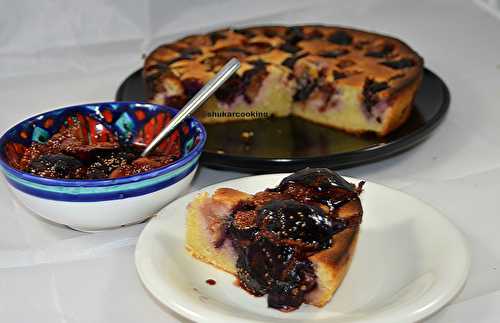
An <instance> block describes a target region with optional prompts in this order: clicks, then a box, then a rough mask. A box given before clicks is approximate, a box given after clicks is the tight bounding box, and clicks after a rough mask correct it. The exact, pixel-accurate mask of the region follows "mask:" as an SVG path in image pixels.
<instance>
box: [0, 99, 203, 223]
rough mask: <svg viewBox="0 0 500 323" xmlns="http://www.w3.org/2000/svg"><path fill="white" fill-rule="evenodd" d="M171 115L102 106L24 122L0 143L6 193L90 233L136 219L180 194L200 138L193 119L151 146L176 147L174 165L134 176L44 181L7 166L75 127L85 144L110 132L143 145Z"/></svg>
mask: <svg viewBox="0 0 500 323" xmlns="http://www.w3.org/2000/svg"><path fill="white" fill-rule="evenodd" d="M176 112H177V110H175V109H172V108H167V107H163V106H159V105H154V104H144V103H136V102H108V103H94V104H84V105H78V106H71V107H65V108H61V109H57V110H53V111H49V112H45V113H42V114H39V115H37V116H34V117H31V118H29V119H27V120H25V121H22V122H20V123H19V124H17V125H15V126H14V127H12V128H11V129H9V130H8V131H7V132H6V133H5V134H4V135H3V136H2V137H1V138H0V168H1V171H2V173H3V174H4V176H5V177H6V179H7V182H8V183H9V184H10V186H11V188H12V191H13V192H14V194H15V195H16V196H17V197H18V198H19V200H20V201H21V202H22V203H23V204H24V205H25V206H27V207H28V208H29V209H31V210H32V211H34V212H35V213H37V214H39V215H40V216H42V217H44V218H47V219H49V220H51V221H54V222H57V223H61V224H65V225H68V226H71V227H73V228H76V229H79V230H82V231H96V230H101V229H106V228H114V227H118V226H122V225H126V224H131V223H136V222H140V221H143V220H144V219H146V218H148V217H150V216H151V215H153V214H154V212H155V211H157V210H159V209H160V208H161V207H162V206H163V205H165V204H167V203H168V202H170V201H171V200H173V199H174V198H176V197H177V196H179V195H180V194H181V193H182V192H183V191H185V190H186V189H187V188H188V187H189V184H190V183H191V180H192V178H193V176H194V174H195V171H196V168H197V166H198V159H199V157H200V155H201V152H202V150H203V146H204V144H205V141H206V132H205V129H204V128H203V126H202V125H201V123H200V122H199V121H197V120H196V119H194V118H189V119H187V120H186V121H185V122H184V123H183V124H182V125H181V126H179V128H178V129H177V130H176V131H175V132H174V133H173V134H172V135H171V136H170V137H169V138H167V139H165V140H164V141H163V142H161V143H160V145H159V146H158V149H162V150H164V151H171V150H172V148H173V147H174V146H175V145H177V147H178V148H179V149H180V158H179V159H178V160H177V161H175V162H174V163H172V164H170V165H167V166H164V167H161V168H158V169H155V170H152V171H149V172H145V173H141V174H138V175H134V176H128V177H122V178H116V179H102V180H101V179H100V180H77V179H50V178H42V177H39V176H35V175H32V174H29V173H26V172H22V171H19V170H17V169H15V168H14V167H12V165H13V164H15V162H16V161H18V160H19V159H20V158H21V156H22V154H23V151H24V149H26V148H27V147H29V146H30V145H31V143H32V142H39V143H44V142H46V141H47V140H48V139H49V138H50V137H51V136H52V135H53V134H55V133H56V132H58V131H59V130H60V129H61V128H62V127H67V126H68V125H71V124H72V123H74V122H79V124H80V126H81V129H82V133H83V134H84V135H85V137H87V138H88V140H89V143H91V142H96V141H97V142H98V141H107V140H108V138H109V136H110V135H111V134H114V135H116V136H118V137H119V138H120V139H121V140H122V141H124V142H134V143H139V144H148V143H149V142H151V140H152V139H153V138H154V136H155V135H156V134H158V133H159V132H160V131H161V129H163V127H164V126H165V125H166V124H167V123H168V122H169V121H170V119H171V118H172V117H173V116H174V115H175V113H176Z"/></svg>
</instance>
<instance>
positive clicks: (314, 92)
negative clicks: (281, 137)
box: [143, 25, 423, 136]
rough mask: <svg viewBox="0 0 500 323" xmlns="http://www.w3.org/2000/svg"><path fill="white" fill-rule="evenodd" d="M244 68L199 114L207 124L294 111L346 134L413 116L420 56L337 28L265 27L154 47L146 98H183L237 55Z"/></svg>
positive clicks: (386, 127) (174, 101)
mask: <svg viewBox="0 0 500 323" xmlns="http://www.w3.org/2000/svg"><path fill="white" fill-rule="evenodd" d="M232 57H236V58H238V59H239V60H240V61H241V63H242V64H241V68H240V69H239V71H238V72H237V74H236V75H234V76H233V77H232V78H230V79H229V80H228V81H227V82H226V83H225V84H224V85H223V87H222V88H220V89H219V90H218V91H217V92H216V93H215V95H214V96H212V97H211V98H210V99H209V100H208V101H207V102H206V103H205V104H204V106H203V107H202V108H200V109H199V110H198V111H197V113H196V114H195V116H196V117H197V118H198V119H200V120H201V121H202V122H203V123H222V122H228V121H235V120H245V119H256V118H267V117H271V116H275V117H283V116H289V115H295V116H298V117H301V118H304V119H307V120H310V121H312V122H315V123H319V124H322V125H325V126H329V127H334V128H337V129H341V130H344V131H346V132H349V133H354V134H362V133H367V132H369V133H375V134H377V135H379V136H384V135H387V134H388V133H389V132H391V131H392V130H394V129H396V128H398V127H399V126H400V125H402V124H403V123H404V122H405V121H406V120H407V118H408V117H409V115H410V112H411V109H412V104H413V100H414V98H415V95H416V92H417V90H418V88H419V86H420V83H421V80H422V75H423V59H422V58H421V57H420V56H419V55H418V54H417V53H416V52H415V51H414V50H412V49H411V48H410V47H409V46H408V45H406V44H405V43H403V42H402V41H400V40H398V39H396V38H392V37H389V36H385V35H380V34H376V33H372V32H366V31H361V30H355V29H349V28H343V27H334V26H319V25H306V26H259V27H249V28H243V29H225V30H219V31H215V32H211V33H207V34H204V35H193V36H189V37H185V38H183V39H180V40H178V41H175V42H172V43H168V44H164V45H161V46H159V47H158V48H156V49H155V50H154V51H153V52H151V54H149V56H148V57H147V58H146V60H145V63H144V69H143V77H144V79H145V83H146V87H147V91H148V95H149V99H150V101H151V102H153V103H157V104H162V105H168V106H172V107H175V108H180V107H181V106H183V105H184V104H185V103H186V102H187V100H188V99H189V98H190V97H191V96H193V95H194V93H196V92H197V91H198V90H199V89H200V88H201V87H202V86H203V85H204V84H205V83H206V82H207V81H208V80H209V79H210V78H211V77H212V76H214V74H215V73H216V72H217V71H218V70H219V69H220V68H221V67H222V66H223V65H224V63H226V62H227V61H228V60H229V59H230V58H232Z"/></svg>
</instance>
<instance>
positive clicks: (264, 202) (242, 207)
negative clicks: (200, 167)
mask: <svg viewBox="0 0 500 323" xmlns="http://www.w3.org/2000/svg"><path fill="white" fill-rule="evenodd" d="M362 186H363V182H360V183H358V184H357V185H354V184H351V183H348V182H347V181H345V180H344V179H343V178H342V177H340V176H339V175H338V174H336V173H335V172H333V171H331V170H329V169H326V168H317V169H310V168H306V169H304V170H301V171H299V172H297V173H294V174H292V175H290V176H288V177H286V178H284V179H283V180H282V181H281V183H280V184H279V185H278V186H277V187H275V188H269V189H266V190H264V191H262V192H258V193H256V194H254V195H251V194H247V193H244V192H241V191H238V190H235V189H230V188H221V189H218V190H216V191H215V192H214V194H213V195H212V196H209V195H208V194H207V193H202V194H200V195H199V196H197V197H196V198H195V199H194V200H193V201H192V202H191V203H190V204H189V205H188V210H187V211H188V214H187V221H186V223H187V228H186V249H187V250H188V252H189V253H190V254H191V255H192V256H193V257H195V258H197V259H199V260H201V261H203V262H206V263H208V264H211V265H213V266H215V267H217V268H219V269H222V270H224V271H226V272H228V273H230V274H233V275H235V276H236V278H237V282H238V284H239V286H240V287H242V288H243V289H245V290H246V291H248V292H249V293H250V294H252V295H255V296H263V295H266V294H267V295H268V297H267V302H268V306H269V307H271V308H275V309H278V310H281V311H285V312H287V311H292V310H295V309H297V308H299V307H300V305H301V304H302V303H307V304H311V305H314V306H317V307H322V306H324V305H325V304H327V303H328V302H329V301H330V299H331V298H332V296H333V294H334V293H335V291H336V290H337V288H338V287H339V285H340V283H341V282H342V280H343V278H344V276H345V274H346V272H347V270H348V268H349V265H350V262H351V259H352V256H353V253H354V250H355V246H356V242H357V239H358V234H359V227H360V223H361V220H362V216H363V209H362V206H361V202H360V199H359V194H360V193H361V191H362Z"/></svg>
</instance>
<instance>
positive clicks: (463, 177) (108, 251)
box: [0, 0, 500, 323]
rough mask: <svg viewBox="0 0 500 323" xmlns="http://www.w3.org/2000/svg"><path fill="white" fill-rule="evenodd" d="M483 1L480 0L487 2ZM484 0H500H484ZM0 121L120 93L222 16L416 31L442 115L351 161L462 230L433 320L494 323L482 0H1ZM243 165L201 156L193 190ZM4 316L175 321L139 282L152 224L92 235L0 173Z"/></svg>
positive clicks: (492, 146)
mask: <svg viewBox="0 0 500 323" xmlns="http://www.w3.org/2000/svg"><path fill="white" fill-rule="evenodd" d="M480 1H482V0H478V2H480ZM484 3H492V4H493V3H494V1H487V0H484ZM0 7H1V8H2V9H1V10H0V17H1V19H0V26H1V28H0V89H1V90H0V104H2V108H1V111H2V112H1V118H0V130H2V131H4V130H6V129H7V128H8V127H10V126H11V125H13V124H15V123H16V122H18V121H20V120H22V119H24V118H25V117H28V116H30V115H32V114H35V113H39V112H41V111H44V110H49V109H53V108H56V107H60V106H65V105H70V104H76V103H84V102H91V101H93V102H96V101H108V100H112V99H113V97H114V93H115V91H116V89H117V87H118V85H119V84H120V82H121V81H122V80H123V79H124V78H125V77H126V76H128V74H130V73H131V72H132V71H134V70H135V69H137V68H139V67H140V66H141V62H142V59H141V55H142V54H143V53H144V52H148V51H149V50H151V49H152V48H153V47H154V46H155V45H157V44H159V43H160V42H162V41H164V40H171V39H175V38H178V37H179V36H181V35H185V34H189V33H193V32H199V31H207V30H210V29H214V28H218V27H222V26H228V25H231V26H241V25H249V24H266V23H274V24H277V23H288V24H298V23H326V24H340V25H347V26H355V27H358V28H363V29H369V30H376V31H379V32H383V33H387V34H392V35H395V36H397V37H400V38H402V39H404V40H405V41H407V42H408V43H409V44H410V45H411V46H412V47H414V48H415V49H417V50H418V51H419V53H420V54H421V55H422V56H423V57H424V58H425V60H426V62H425V64H426V66H427V67H428V68H430V69H431V70H433V71H435V72H436V73H437V74H438V75H440V76H441V77H442V78H443V79H444V80H445V81H446V83H447V84H448V86H449V88H450V91H451V95H452V101H451V106H450V111H449V114H448V116H447V117H446V119H445V121H444V122H443V124H442V125H441V126H440V127H439V128H438V129H437V130H436V131H435V133H434V134H433V135H432V136H431V137H430V138H429V139H428V140H427V141H425V142H424V143H422V144H421V145H419V146H417V147H415V148H414V149H412V150H410V151H407V152H405V153H403V154H400V155H398V156H396V157H393V158H391V159H388V160H385V161H380V162H377V163H373V164H370V165H365V166H360V167H356V168H351V169H346V170H343V171H342V173H343V174H345V175H349V176H353V177H358V178H364V179H367V180H370V181H374V182H378V183H381V184H385V185H388V186H391V187H394V188H397V189H400V190H402V191H405V192H408V193H410V194H412V195H414V196H416V197H418V198H420V199H422V200H424V201H426V202H428V203H430V204H431V205H433V206H434V207H435V208H437V209H439V210H440V211H441V212H442V213H444V214H445V215H446V216H447V217H449V218H450V219H451V220H452V222H453V223H454V224H456V225H457V226H458V227H459V228H460V229H461V230H462V232H463V233H464V234H465V236H466V238H467V240H468V242H469V247H470V251H471V254H472V267H471V271H470V275H469V278H468V281H467V283H466V285H465V287H464V289H463V290H462V291H461V293H460V294H459V295H458V296H457V297H456V298H455V299H454V300H453V302H452V304H451V305H449V306H448V307H446V308H445V309H444V310H442V311H441V312H439V313H438V314H436V315H435V316H433V317H432V318H430V319H429V320H428V321H429V322H497V321H498V317H500V307H499V306H495V305H497V304H498V303H499V301H500V275H499V271H500V234H499V232H498V230H499V228H500V212H499V209H500V198H499V196H498V192H499V190H500V185H499V181H500V130H499V129H498V125H499V124H500V20H497V18H496V17H495V15H492V14H490V13H488V12H486V11H485V10H483V9H481V8H480V7H479V6H478V5H477V3H476V2H472V1H466V0H462V1H451V0H450V1H439V2H438V1H435V2H434V1H397V0H389V1H382V0H370V1H361V0H355V1H352V0H351V1H345V2H339V1H327V0H323V1H319V0H318V1H313V0H310V1H303V0H300V1H296V0H293V1H286V2H285V1H278V0H254V1H244V0H234V1H229V0H226V1H222V0H219V1H200V0H183V1H164V2H162V3H160V2H153V1H145V2H143V3H139V2H136V1H133V0H130V1H121V2H118V1H116V2H112V1H107V2H100V1H85V2H83V1H82V2H76V1H74V2H71V3H70V2H63V1H56V0H52V1H45V2H43V3H42V2H41V1H40V2H35V1H27V0H26V1H18V2H15V3H14V2H9V3H7V1H0ZM245 175H246V174H241V173H234V172H224V171H216V170H211V169H207V168H201V169H200V170H199V172H198V174H197V177H196V179H195V181H194V186H193V190H195V189H199V188H201V187H204V186H206V185H209V184H213V183H216V182H219V181H222V180H226V179H230V178H236V177H241V176H245ZM0 220H1V226H0V321H1V322H38V323H45V322H50V323H54V322H61V323H62V322H65V323H66V322H67V323H80V322H82V323H83V322H85V323H88V322H120V323H126V322H176V321H183V320H184V319H182V318H180V317H179V316H177V315H176V314H175V313H173V312H171V311H169V310H168V309H166V308H164V307H162V306H160V305H159V304H158V303H157V302H156V301H155V300H154V299H153V298H152V297H151V296H150V295H149V294H148V293H147V292H146V291H145V290H144V288H143V287H142V285H141V283H140V281H139V279H138V276H137V274H136V272H135V267H134V262H133V250H134V245H135V241H136V239H137V236H138V235H139V233H140V231H141V229H142V228H143V225H136V226H132V227H128V228H126V229H122V230H116V231H108V232H102V233H97V234H84V233H80V232H76V231H72V230H70V229H67V228H66V227H63V226H58V225H55V224H52V223H48V222H47V221H44V220H42V219H40V218H39V217H37V216H35V215H34V214H32V213H30V212H29V211H27V210H26V209H25V208H23V207H22V206H21V205H20V203H19V202H18V201H16V200H15V199H14V198H13V196H12V195H11V194H10V192H9V190H8V188H7V185H6V183H5V180H4V179H3V178H2V183H0Z"/></svg>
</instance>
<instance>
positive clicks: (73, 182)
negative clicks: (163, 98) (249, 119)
mask: <svg viewBox="0 0 500 323" xmlns="http://www.w3.org/2000/svg"><path fill="white" fill-rule="evenodd" d="M105 104H119V105H126V104H128V105H136V106H138V107H155V108H159V109H163V110H166V111H169V112H171V113H173V115H175V114H177V112H178V110H177V109H174V108H171V107H167V106H162V105H157V104H151V103H141V102H134V101H111V102H99V103H85V104H77V105H72V106H67V107H62V108H59V109H54V110H49V111H45V112H42V113H39V114H37V115H35V116H32V117H30V118H27V119H25V120H23V121H21V122H18V123H17V124H15V125H14V126H12V127H11V128H9V129H8V130H7V131H5V132H4V133H3V134H2V136H1V137H0V149H1V148H3V145H4V144H5V141H6V138H5V136H6V134H7V133H9V132H11V131H14V129H15V128H16V127H17V126H19V125H21V124H23V123H25V122H28V121H31V120H34V119H36V118H39V117H41V116H44V115H45V114H47V113H50V112H58V111H64V110H66V109H70V108H78V107H84V106H87V105H98V106H100V105H105ZM186 120H189V121H194V123H195V125H196V127H197V128H198V129H199V130H200V141H199V142H198V144H197V145H196V146H195V147H194V148H193V150H191V151H190V152H188V153H187V154H186V155H184V156H183V157H182V158H180V159H178V160H176V161H175V162H173V163H172V164H169V165H166V166H163V167H160V168H157V169H154V170H151V171H148V172H144V173H140V174H137V175H133V176H127V177H120V178H116V179H94V180H79V179H54V178H43V177H40V176H35V175H31V174H28V173H26V172H22V171H19V170H17V169H15V168H13V167H12V166H10V165H9V164H8V163H7V162H6V161H5V160H4V154H3V151H2V152H0V154H1V155H0V166H1V167H2V168H3V170H4V172H5V173H9V174H12V175H13V176H14V177H17V178H20V179H22V180H25V181H28V182H32V183H37V184H42V185H47V186H63V187H81V188H83V187H89V188H90V187H101V186H114V185H121V184H127V183H134V182H138V181H142V180H147V179H151V178H154V177H157V176H159V175H162V174H165V173H169V172H171V171H174V170H176V169H178V168H180V167H182V166H184V165H186V164H187V163H189V162H190V161H191V160H193V159H197V158H198V157H199V155H201V152H202V150H203V146H204V145H205V142H206V140H207V133H206V130H205V127H203V125H202V124H201V122H200V121H198V120H197V119H196V118H194V117H189V118H187V119H186ZM5 175H6V177H9V176H8V175H7V174H5Z"/></svg>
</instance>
